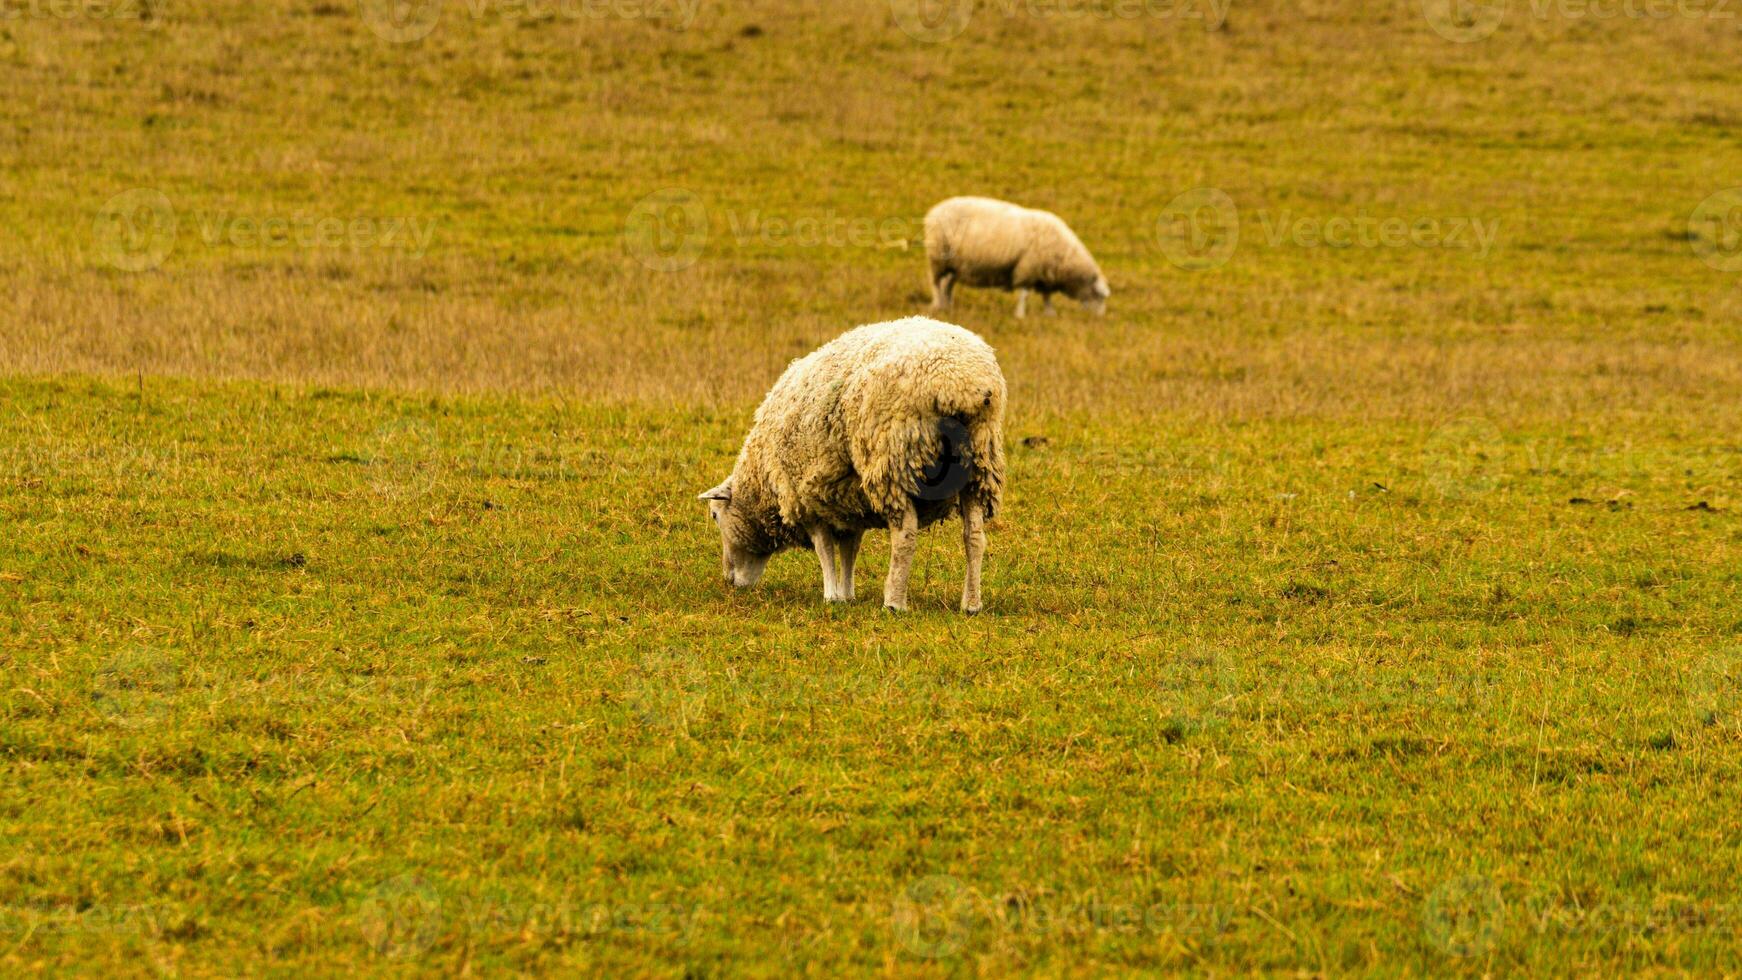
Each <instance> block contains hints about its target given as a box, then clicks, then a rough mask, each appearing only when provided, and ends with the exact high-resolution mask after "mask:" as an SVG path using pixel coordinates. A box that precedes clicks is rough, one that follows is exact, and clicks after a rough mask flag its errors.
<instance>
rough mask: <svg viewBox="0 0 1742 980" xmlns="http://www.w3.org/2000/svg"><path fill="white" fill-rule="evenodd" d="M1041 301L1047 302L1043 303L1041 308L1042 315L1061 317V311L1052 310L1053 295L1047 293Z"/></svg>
mask: <svg viewBox="0 0 1742 980" xmlns="http://www.w3.org/2000/svg"><path fill="white" fill-rule="evenodd" d="M1041 299H1043V300H1045V302H1043V303H1042V304H1041V306H1040V311H1041V312H1042V313H1045V314H1046V315H1047V316H1058V315H1059V311H1057V310H1055V309H1053V308H1052V294H1051V293H1047V294H1046V295H1044V296H1042V297H1041Z"/></svg>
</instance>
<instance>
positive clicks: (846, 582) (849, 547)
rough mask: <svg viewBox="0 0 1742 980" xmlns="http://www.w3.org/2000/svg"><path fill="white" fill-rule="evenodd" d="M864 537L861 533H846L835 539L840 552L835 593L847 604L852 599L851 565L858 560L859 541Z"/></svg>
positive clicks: (863, 533)
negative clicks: (839, 568)
mask: <svg viewBox="0 0 1742 980" xmlns="http://www.w3.org/2000/svg"><path fill="white" fill-rule="evenodd" d="M864 536H865V532H863V531H848V532H846V533H845V534H842V535H841V536H840V537H838V538H836V539H835V546H836V547H837V548H839V549H840V552H841V577H840V578H838V579H836V580H835V591H836V592H837V593H838V594H839V595H840V596H841V598H843V599H845V600H846V601H848V602H852V601H853V599H854V595H853V565H854V563H855V562H857V561H858V560H859V539H861V538H863V537H864Z"/></svg>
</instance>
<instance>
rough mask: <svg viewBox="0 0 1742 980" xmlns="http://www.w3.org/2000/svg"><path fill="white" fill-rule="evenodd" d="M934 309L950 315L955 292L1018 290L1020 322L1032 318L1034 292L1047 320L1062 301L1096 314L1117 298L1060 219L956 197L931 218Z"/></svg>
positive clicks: (928, 254)
mask: <svg viewBox="0 0 1742 980" xmlns="http://www.w3.org/2000/svg"><path fill="white" fill-rule="evenodd" d="M925 253H926V258H927V259H928V260H929V262H930V264H931V288H932V309H934V310H947V309H949V308H950V303H951V300H952V293H953V292H954V290H955V287H956V284H957V283H960V284H962V285H964V286H980V287H987V288H993V289H1002V290H1004V291H1006V292H1008V291H1010V290H1012V289H1014V290H1016V291H1017V292H1016V315H1017V316H1018V317H1022V316H1025V315H1027V313H1028V291H1029V290H1030V289H1032V290H1035V291H1036V292H1038V293H1040V296H1041V299H1042V300H1044V301H1045V309H1046V312H1048V313H1051V312H1053V308H1052V294H1053V293H1064V294H1065V295H1066V296H1069V297H1070V298H1072V299H1074V300H1076V301H1078V302H1079V303H1082V304H1083V305H1084V306H1086V307H1088V308H1089V309H1091V310H1094V311H1095V312H1096V313H1098V314H1099V313H1105V312H1107V297H1108V296H1109V295H1111V294H1112V290H1111V289H1109V288H1108V286H1107V277H1106V276H1103V275H1102V274H1101V267H1100V266H1098V265H1096V264H1095V259H1094V257H1093V256H1091V255H1090V254H1089V250H1088V249H1087V248H1085V247H1084V246H1083V243H1082V240H1081V239H1079V238H1077V236H1076V233H1075V232H1073V231H1071V229H1070V227H1069V226H1067V225H1066V224H1065V223H1064V221H1063V220H1062V219H1060V218H1059V216H1058V215H1056V214H1053V213H1052V212H1050V211H1036V210H1033V209H1031V208H1024V207H1018V206H1017V205H1015V204H1011V203H1009V202H1007V201H995V200H992V199H991V198H987V197H952V198H950V199H949V200H947V201H945V202H943V203H942V204H939V205H938V206H937V207H934V208H932V209H931V211H930V212H928V213H927V214H926V216H925Z"/></svg>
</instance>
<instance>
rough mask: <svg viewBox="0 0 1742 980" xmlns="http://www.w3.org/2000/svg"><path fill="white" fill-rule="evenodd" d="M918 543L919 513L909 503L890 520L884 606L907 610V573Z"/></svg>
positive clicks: (890, 608)
mask: <svg viewBox="0 0 1742 980" xmlns="http://www.w3.org/2000/svg"><path fill="white" fill-rule="evenodd" d="M918 543H919V513H918V512H917V511H915V510H914V509H913V504H912V503H909V504H908V505H907V510H906V511H905V512H904V513H902V514H901V515H900V516H898V517H896V518H895V519H894V520H892V521H890V522H889V578H888V579H887V580H885V581H884V583H883V608H885V609H889V610H892V611H894V612H906V611H907V574H908V571H909V570H910V569H911V568H912V567H913V549H914V546H915V545H917V544H918Z"/></svg>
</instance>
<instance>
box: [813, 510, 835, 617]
mask: <svg viewBox="0 0 1742 980" xmlns="http://www.w3.org/2000/svg"><path fill="white" fill-rule="evenodd" d="M811 547H813V548H815V549H816V550H817V561H818V562H820V563H822V566H823V601H824V602H839V601H841V587H840V584H839V578H838V577H837V576H836V573H835V536H834V535H833V534H831V533H830V532H829V530H828V528H814V529H812V531H811Z"/></svg>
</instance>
